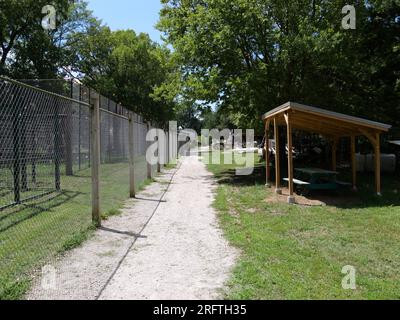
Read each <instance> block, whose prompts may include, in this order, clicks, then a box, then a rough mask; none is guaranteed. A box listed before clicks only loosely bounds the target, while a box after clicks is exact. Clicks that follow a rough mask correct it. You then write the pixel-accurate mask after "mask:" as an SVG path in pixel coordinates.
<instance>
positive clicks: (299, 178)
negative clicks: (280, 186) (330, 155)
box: [284, 168, 347, 194]
mask: <svg viewBox="0 0 400 320" xmlns="http://www.w3.org/2000/svg"><path fill="white" fill-rule="evenodd" d="M338 174H339V173H338V172H336V171H330V170H323V169H318V168H296V169H295V179H293V183H294V184H295V185H296V189H297V190H298V191H299V192H300V193H302V194H306V193H308V192H309V191H311V190H337V189H338V188H339V187H340V186H345V185H347V184H346V183H343V182H340V181H337V175H338ZM284 180H285V181H289V179H288V178H286V179H284Z"/></svg>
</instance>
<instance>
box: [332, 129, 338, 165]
mask: <svg viewBox="0 0 400 320" xmlns="http://www.w3.org/2000/svg"><path fill="white" fill-rule="evenodd" d="M337 146H338V139H337V138H336V137H335V138H333V141H332V171H336V169H337Z"/></svg>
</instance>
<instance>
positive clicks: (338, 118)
mask: <svg viewBox="0 0 400 320" xmlns="http://www.w3.org/2000/svg"><path fill="white" fill-rule="evenodd" d="M262 119H263V121H264V124H265V133H266V137H268V136H269V132H270V127H271V124H272V125H273V126H274V136H275V142H276V145H277V146H278V145H279V133H278V127H279V126H286V128H287V144H288V172H289V174H288V175H289V177H288V181H289V192H290V195H289V198H288V202H289V203H294V201H295V199H294V186H293V179H294V176H293V175H294V168H293V143H292V131H293V129H299V130H302V131H307V132H312V133H318V134H321V135H323V136H325V137H326V138H328V139H330V140H331V141H332V170H333V171H336V153H337V145H338V141H339V139H340V138H349V139H350V141H351V167H352V178H353V181H352V184H353V189H356V188H357V187H356V184H357V174H356V173H357V168H356V156H355V154H356V139H357V137H359V136H365V137H367V138H368V140H369V141H370V142H371V144H372V145H373V147H374V150H375V180H376V193H377V194H378V195H380V194H381V154H380V138H381V134H382V133H384V132H387V131H389V129H390V128H391V126H390V125H386V124H382V123H378V122H374V121H370V120H365V119H361V118H357V117H353V116H349V115H345V114H341V113H337V112H332V111H328V110H325V109H320V108H314V107H310V106H306V105H302V104H299V103H295V102H287V103H285V104H283V105H281V106H279V107H278V108H276V109H274V110H271V111H270V112H268V113H266V114H265V115H264V116H263V117H262ZM265 140H266V150H269V145H268V144H269V139H265ZM266 154H267V159H266V160H267V161H266V163H267V165H266V166H267V168H266V169H267V176H266V179H267V185H269V182H270V180H271V175H270V172H271V170H270V161H269V160H270V159H269V152H266ZM279 159H280V155H279V148H278V147H277V148H276V152H275V170H276V174H275V178H276V179H275V180H276V192H277V193H281V189H280V186H281V177H280V162H279Z"/></svg>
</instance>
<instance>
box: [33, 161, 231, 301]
mask: <svg viewBox="0 0 400 320" xmlns="http://www.w3.org/2000/svg"><path fill="white" fill-rule="evenodd" d="M157 180H158V182H157V183H154V184H152V185H151V186H149V187H148V188H146V190H145V191H143V192H142V193H140V194H138V196H137V199H132V200H129V201H127V203H126V208H125V209H124V210H123V213H122V214H121V215H119V216H116V217H112V218H111V219H109V220H108V221H105V222H104V223H103V229H100V230H98V231H96V234H95V236H94V237H93V238H91V239H90V240H88V241H87V242H85V243H84V244H83V245H82V246H81V247H79V248H77V249H74V250H72V251H71V252H69V253H68V254H66V255H65V256H64V257H63V258H62V259H61V260H60V261H58V262H57V263H56V264H55V266H54V267H55V269H56V271H57V276H56V286H55V287H54V288H52V289H43V288H42V286H41V283H42V279H39V278H38V279H37V280H36V282H35V284H34V286H33V288H32V290H31V292H29V294H28V295H27V299H50V300H53V299H66V300H69V299H102V300H109V299H121V300H122V299H123V300H125V299H129V300H145V299H160V300H163V299H172V300H175V299H200V300H205V299H218V298H221V293H222V290H221V289H223V287H224V283H225V282H226V280H227V279H228V277H229V274H230V271H231V268H232V266H233V265H234V263H235V260H236V257H237V254H238V253H237V251H236V250H235V249H233V248H232V247H230V246H229V245H228V243H227V241H226V240H225V239H224V238H223V236H222V232H221V231H220V229H219V227H218V223H217V219H216V213H215V211H214V209H213V208H212V207H211V204H212V201H213V191H214V190H215V187H216V186H215V181H214V179H213V176H212V174H210V173H209V172H208V171H207V170H206V168H205V165H204V164H203V163H201V162H200V161H199V159H198V157H196V156H192V157H186V158H183V159H182V160H181V162H180V165H179V167H178V168H177V169H174V170H171V171H168V172H165V173H164V174H163V175H162V176H160V177H157ZM171 180H172V183H171V184H170V186H169V188H168V183H169V182H170V181H171ZM167 188H168V189H167ZM160 200H161V201H160Z"/></svg>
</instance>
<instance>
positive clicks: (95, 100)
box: [90, 94, 101, 227]
mask: <svg viewBox="0 0 400 320" xmlns="http://www.w3.org/2000/svg"><path fill="white" fill-rule="evenodd" d="M91 102H92V104H91V108H90V122H91V131H90V136H91V139H90V142H91V145H90V148H91V152H90V153H91V170H92V220H93V223H94V224H95V225H96V226H97V227H100V226H101V217H100V97H99V95H98V94H96V95H95V96H93V97H92V99H91Z"/></svg>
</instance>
